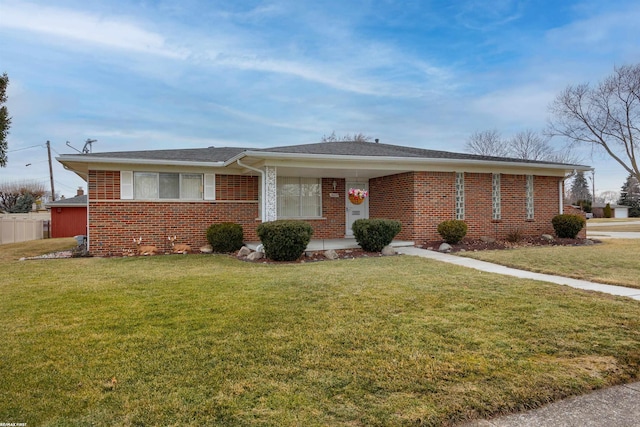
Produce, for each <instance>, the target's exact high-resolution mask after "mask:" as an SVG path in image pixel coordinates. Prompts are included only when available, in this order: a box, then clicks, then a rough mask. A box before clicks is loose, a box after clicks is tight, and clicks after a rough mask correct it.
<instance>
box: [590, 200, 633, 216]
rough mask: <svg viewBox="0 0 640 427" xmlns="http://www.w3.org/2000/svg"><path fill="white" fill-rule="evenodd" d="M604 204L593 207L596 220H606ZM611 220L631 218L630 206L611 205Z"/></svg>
mask: <svg viewBox="0 0 640 427" xmlns="http://www.w3.org/2000/svg"><path fill="white" fill-rule="evenodd" d="M605 206H606V205H604V204H602V203H596V204H594V205H593V206H591V211H592V212H593V216H594V218H604V207H605ZM609 206H610V207H611V218H629V206H622V205H615V204H610V205H609Z"/></svg>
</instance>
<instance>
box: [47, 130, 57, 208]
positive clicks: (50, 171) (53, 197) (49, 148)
mask: <svg viewBox="0 0 640 427" xmlns="http://www.w3.org/2000/svg"><path fill="white" fill-rule="evenodd" d="M47 154H49V179H51V201H52V202H55V201H56V189H55V188H53V167H52V166H51V143H50V142H49V141H47Z"/></svg>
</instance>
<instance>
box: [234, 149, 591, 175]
mask: <svg viewBox="0 0 640 427" xmlns="http://www.w3.org/2000/svg"><path fill="white" fill-rule="evenodd" d="M241 154H242V155H243V156H247V157H255V158H262V159H265V160H271V159H273V160H277V159H280V160H289V161H291V160H319V161H322V160H331V161H334V162H336V161H341V162H349V163H352V162H362V164H363V166H365V165H371V164H376V163H377V164H380V163H392V164H394V165H395V166H396V167H397V166H399V165H402V164H405V165H407V166H411V165H441V166H444V165H447V166H453V165H458V166H474V167H478V166H479V167H492V168H498V169H499V168H509V169H513V168H517V169H523V168H524V169H555V170H565V171H566V170H577V171H583V172H586V171H592V170H593V168H592V167H590V166H584V165H569V164H566V165H565V164H556V163H528V162H511V161H490V160H468V159H440V158H422V157H383V156H345V155H339V154H300V153H274V152H268V151H245V152H244V153H241ZM334 166H335V165H334ZM365 167H366V166H365Z"/></svg>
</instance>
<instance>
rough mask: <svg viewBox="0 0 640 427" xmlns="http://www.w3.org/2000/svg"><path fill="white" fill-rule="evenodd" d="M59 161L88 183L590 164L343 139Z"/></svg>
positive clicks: (550, 169) (563, 168)
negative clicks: (266, 172) (166, 172)
mask: <svg viewBox="0 0 640 427" xmlns="http://www.w3.org/2000/svg"><path fill="white" fill-rule="evenodd" d="M57 160H58V161H59V162H60V163H62V164H63V165H64V167H65V168H66V169H69V170H72V171H74V172H75V173H76V174H78V175H79V176H80V177H82V178H83V179H85V180H86V177H87V173H88V171H89V170H90V169H91V165H101V166H102V165H109V167H116V168H117V167H119V166H121V165H127V168H136V167H140V166H144V167H148V168H149V167H160V168H163V167H174V168H175V167H180V168H206V169H209V168H225V169H227V170H229V171H231V170H235V172H240V173H250V174H253V173H256V172H257V171H258V169H256V168H262V167H263V166H275V167H277V168H278V173H279V174H280V173H282V174H289V175H283V176H316V175H318V174H323V175H324V176H333V177H343V178H352V176H351V175H354V176H355V177H360V178H363V179H364V178H374V177H378V176H384V175H391V174H394V173H401V172H406V171H411V170H413V171H416V170H440V171H452V170H455V171H459V170H461V169H462V170H468V171H481V170H482V171H484V170H492V171H495V170H500V171H503V172H501V173H507V171H508V172H509V173H520V174H522V173H537V172H542V173H545V174H551V175H557V176H562V175H565V174H566V173H568V172H572V171H574V170H580V171H589V170H592V169H591V167H589V166H584V165H572V164H564V163H557V162H547V161H539V160H523V159H514V158H507V157H492V156H480V155H476V154H468V153H454V152H450V151H439V150H429V149H424V148H417V147H406V146H401V145H392V144H380V143H378V142H363V141H339V142H319V143H313V144H301V145H288V146H280V147H269V148H241V147H208V148H190V149H175V150H148V151H117V152H104V153H89V154H64V155H62V156H59V157H58V158H57Z"/></svg>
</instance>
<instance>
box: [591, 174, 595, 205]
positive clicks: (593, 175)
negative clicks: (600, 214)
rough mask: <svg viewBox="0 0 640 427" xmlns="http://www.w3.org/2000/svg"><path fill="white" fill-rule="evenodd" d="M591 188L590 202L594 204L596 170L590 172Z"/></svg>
mask: <svg viewBox="0 0 640 427" xmlns="http://www.w3.org/2000/svg"><path fill="white" fill-rule="evenodd" d="M591 186H592V187H593V193H592V194H593V200H592V202H593V203H595V202H596V170H595V169H594V170H592V171H591Z"/></svg>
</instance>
